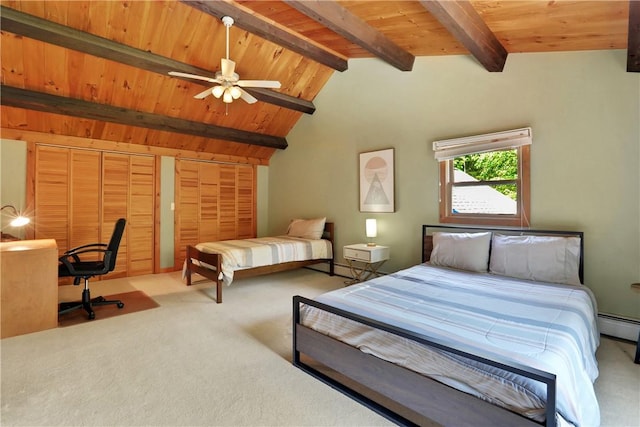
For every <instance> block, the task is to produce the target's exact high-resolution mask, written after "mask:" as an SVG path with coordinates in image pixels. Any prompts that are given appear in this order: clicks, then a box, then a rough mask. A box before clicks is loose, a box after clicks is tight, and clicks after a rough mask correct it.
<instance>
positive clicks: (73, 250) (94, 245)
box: [64, 243, 107, 255]
mask: <svg viewBox="0 0 640 427" xmlns="http://www.w3.org/2000/svg"><path fill="white" fill-rule="evenodd" d="M106 247H107V244H106V243H89V244H88V245H82V246H77V247H75V248H71V249H69V250H68V251H66V252H65V253H64V255H71V254H72V253H77V252H78V251H84V250H85V249H99V248H106Z"/></svg>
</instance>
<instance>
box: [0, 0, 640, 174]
mask: <svg viewBox="0 0 640 427" xmlns="http://www.w3.org/2000/svg"><path fill="white" fill-rule="evenodd" d="M1 4H2V10H1V11H0V17H1V19H2V20H1V22H0V24H1V25H0V28H1V32H0V33H1V37H2V38H1V39H0V43H1V46H2V50H1V60H2V75H1V76H0V77H1V82H2V87H1V91H2V92H1V94H0V96H1V97H0V103H1V104H2V110H1V116H0V120H1V122H2V136H3V137H5V138H6V137H11V138H20V137H21V135H22V134H23V133H24V134H27V133H29V134H31V133H30V132H43V133H49V134H55V135H61V136H65V137H72V138H78V137H79V138H85V139H87V140H104V141H113V142H117V143H129V144H137V145H139V146H142V147H144V146H154V147H160V148H166V149H175V150H188V151H191V152H201V153H209V154H212V155H215V156H217V157H216V158H220V159H227V160H229V161H240V162H248V163H257V164H268V161H269V159H270V157H271V156H272V155H273V153H274V152H275V151H276V150H278V149H285V148H286V146H287V141H286V136H287V134H288V133H289V131H290V130H291V128H292V127H293V126H294V125H295V123H296V122H297V120H298V119H300V117H301V116H302V115H303V114H313V112H314V111H315V106H314V105H313V100H314V99H315V97H316V96H317V95H318V93H319V92H320V91H321V90H322V88H323V86H324V85H325V83H326V82H327V81H328V79H329V78H330V77H331V75H332V74H333V73H334V72H336V71H337V72H346V73H348V72H349V71H348V60H349V59H351V58H363V57H378V58H380V59H381V60H382V61H385V62H387V63H389V66H391V67H395V68H397V69H398V71H397V72H398V73H402V72H410V71H411V69H412V67H413V63H414V60H415V57H416V56H432V55H471V56H472V57H473V58H474V59H475V64H474V62H473V61H470V62H469V67H474V66H479V67H484V68H485V69H486V70H487V72H502V70H503V67H504V65H505V62H506V61H508V54H509V53H516V52H553V51H573V50H598V49H627V71H629V72H639V71H640V2H639V1H631V2H628V1H563V0H561V1H506V2H505V1H470V2H467V1H376V0H374V1H327V0H317V1H316V0H314V1H310V0H304V1H300V0H284V1H249V0H238V1H231V0H219V1H172V0H165V1H163V0H154V1H150V0H149V1H89V0H85V1H51V0H46V1H33V0H29V1H14V0H2V1H1ZM225 15H228V16H231V17H233V18H234V19H235V21H236V22H235V24H234V26H233V27H231V28H230V30H229V36H230V52H229V57H230V58H231V59H233V60H234V61H235V62H236V64H237V65H236V72H237V73H238V74H239V75H240V78H241V79H257V80H278V81H280V82H281V83H282V87H281V89H279V90H271V89H248V92H249V93H250V94H251V95H253V96H254V97H256V98H257V99H258V102H256V103H254V104H247V103H245V102H244V101H243V100H240V99H239V100H235V101H234V102H233V103H231V104H229V105H227V104H224V103H223V102H222V100H220V99H216V98H214V97H213V96H208V97H207V98H205V99H204V100H197V99H194V98H193V96H194V95H195V94H197V93H199V92H201V91H203V90H204V89H205V88H206V87H207V85H209V86H211V85H210V84H209V83H207V82H204V81H197V80H192V79H180V78H175V77H170V76H169V75H168V74H167V73H168V71H172V70H173V71H181V72H183V73H191V74H199V75H205V76H213V75H214V74H215V72H216V71H218V70H220V59H221V58H223V57H224V56H225V27H224V25H223V24H222V22H221V21H220V18H221V17H222V16H225ZM622 71H623V72H624V70H622ZM31 135H33V134H31Z"/></svg>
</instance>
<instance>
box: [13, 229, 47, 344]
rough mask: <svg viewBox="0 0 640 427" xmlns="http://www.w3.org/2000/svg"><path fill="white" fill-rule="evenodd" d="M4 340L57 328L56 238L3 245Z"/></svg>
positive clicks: (20, 241)
mask: <svg viewBox="0 0 640 427" xmlns="http://www.w3.org/2000/svg"><path fill="white" fill-rule="evenodd" d="M0 265H1V266H0V282H1V284H2V289H1V291H0V292H1V293H0V311H1V313H2V314H1V316H0V317H1V324H0V332H1V335H2V336H1V338H7V337H13V336H16V335H22V334H28V333H30V332H36V331H42V330H44V329H51V328H55V327H57V326H58V247H57V245H56V241H55V240H53V239H42V240H19V241H15V242H2V243H0Z"/></svg>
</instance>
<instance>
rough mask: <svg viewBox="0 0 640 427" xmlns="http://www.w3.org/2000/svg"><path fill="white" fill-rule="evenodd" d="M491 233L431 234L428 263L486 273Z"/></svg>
mask: <svg viewBox="0 0 640 427" xmlns="http://www.w3.org/2000/svg"><path fill="white" fill-rule="evenodd" d="M490 244H491V233H489V232H486V233H443V232H435V233H433V250H432V251H431V258H430V259H429V262H430V263H431V264H433V265H439V266H442V267H451V268H458V269H461V270H470V271H478V272H482V273H486V272H487V266H488V264H489V245H490Z"/></svg>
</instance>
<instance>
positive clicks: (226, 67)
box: [220, 58, 236, 77]
mask: <svg viewBox="0 0 640 427" xmlns="http://www.w3.org/2000/svg"><path fill="white" fill-rule="evenodd" d="M235 69H236V63H235V62H233V61H232V60H230V59H226V58H222V60H221V64H220V71H222V75H223V76H225V77H233V72H234V71H235Z"/></svg>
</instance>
